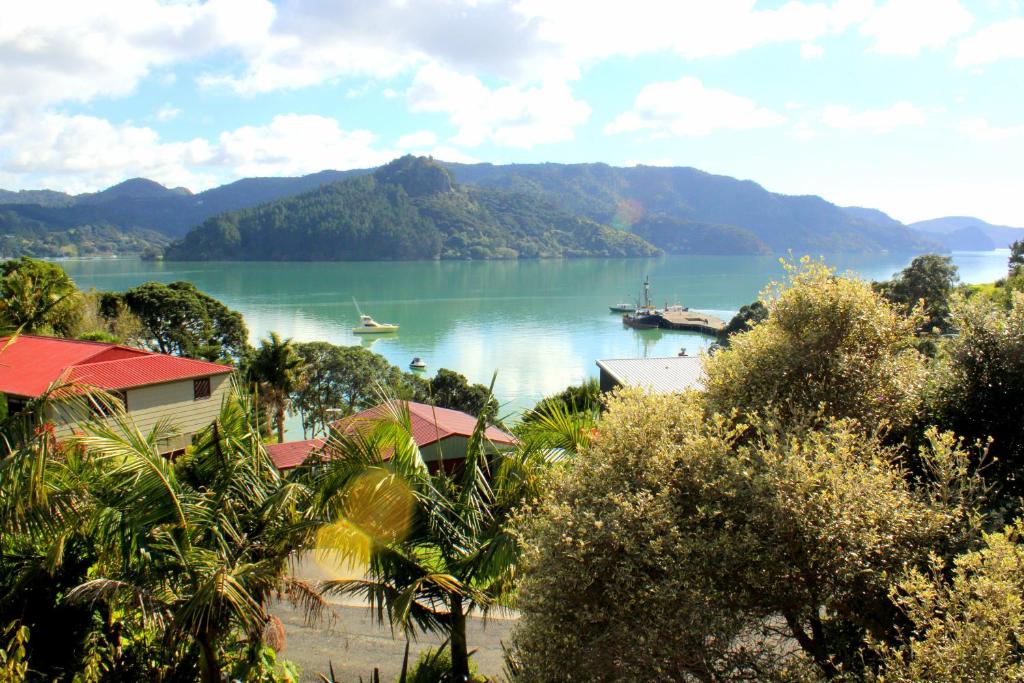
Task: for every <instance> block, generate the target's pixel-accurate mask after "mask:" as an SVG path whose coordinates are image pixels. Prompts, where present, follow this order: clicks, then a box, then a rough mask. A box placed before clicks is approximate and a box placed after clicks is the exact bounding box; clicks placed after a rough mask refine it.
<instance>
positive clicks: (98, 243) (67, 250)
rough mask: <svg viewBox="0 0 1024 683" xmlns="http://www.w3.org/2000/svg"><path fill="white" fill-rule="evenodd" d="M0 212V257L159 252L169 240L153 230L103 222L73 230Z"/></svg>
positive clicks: (22, 211) (21, 212)
mask: <svg viewBox="0 0 1024 683" xmlns="http://www.w3.org/2000/svg"><path fill="white" fill-rule="evenodd" d="M19 208H20V210H18V211H15V210H0V257H7V258H18V257H21V256H32V257H36V258H58V257H75V256H101V255H109V254H135V253H140V252H143V251H145V250H146V249H160V248H162V247H163V245H165V244H167V243H168V242H169V241H170V240H169V239H168V238H167V236H166V235H161V234H160V233H158V232H155V231H153V230H144V229H139V228H134V227H123V228H122V227H116V226H113V225H110V224H107V223H102V222H101V223H95V224H89V223H84V224H78V225H75V226H74V227H66V228H65V227H63V226H60V225H54V224H52V223H50V222H48V221H46V220H45V219H44V220H36V219H35V218H32V217H30V216H28V215H25V214H26V213H28V212H27V211H25V208H27V207H19Z"/></svg>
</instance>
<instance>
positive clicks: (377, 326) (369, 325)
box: [352, 297, 398, 334]
mask: <svg viewBox="0 0 1024 683" xmlns="http://www.w3.org/2000/svg"><path fill="white" fill-rule="evenodd" d="M352 303H354V304H355V305H356V311H358V312H359V322H360V323H362V324H360V325H359V326H358V327H353V328H352V334H385V333H388V332H398V325H396V324H394V323H379V322H377V321H376V320H374V319H373V318H371V317H370V316H368V315H366V314H365V313H363V311H362V309H360V308H359V304H358V303H357V302H356V300H355V298H354V297H353V299H352Z"/></svg>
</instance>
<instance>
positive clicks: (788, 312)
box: [705, 259, 924, 427]
mask: <svg viewBox="0 0 1024 683" xmlns="http://www.w3.org/2000/svg"><path fill="white" fill-rule="evenodd" d="M788 270H789V282H788V283H786V284H779V285H775V286H774V287H772V288H770V289H769V290H766V292H765V294H764V295H763V296H762V301H763V302H764V304H765V306H766V308H767V310H768V317H767V319H766V320H764V322H762V323H760V324H758V325H755V326H754V327H753V328H752V329H751V330H750V331H748V332H745V333H742V334H737V335H735V336H733V337H732V340H731V342H730V345H729V347H728V348H726V349H724V350H722V351H720V352H719V353H716V354H714V355H713V356H711V357H709V358H708V360H707V362H706V369H707V381H706V382H705V386H706V387H707V396H708V402H709V405H710V406H711V408H712V409H713V410H716V411H720V412H723V413H726V414H727V413H729V412H730V411H732V410H739V411H740V412H741V413H744V414H752V413H755V412H763V411H765V410H769V409H770V410H775V411H779V412H780V413H781V414H783V415H786V416H800V415H802V416H826V417H850V418H856V419H857V420H859V421H860V422H861V424H863V425H865V426H869V425H870V426H876V427H877V426H885V425H888V426H891V427H900V426H903V425H906V424H908V423H909V422H910V421H911V420H912V419H913V417H914V416H915V415H916V413H917V411H918V407H919V403H920V391H921V386H922V383H923V380H924V364H923V359H922V358H921V356H920V354H919V353H918V352H917V351H916V350H915V349H914V341H915V337H914V329H915V321H914V320H912V319H908V318H905V317H904V316H902V315H901V314H900V313H899V311H897V310H896V309H895V308H894V307H893V306H892V305H891V304H889V303H888V302H886V301H885V300H884V299H882V298H881V297H880V296H878V295H877V294H876V293H874V292H873V291H872V289H871V286H870V285H869V284H867V283H865V282H862V281H860V280H856V279H852V278H845V277H836V276H835V274H834V273H833V272H832V271H831V270H830V269H828V268H826V267H825V266H824V265H822V264H820V263H816V262H812V261H809V260H807V259H804V260H803V261H802V262H801V264H800V265H799V266H795V265H790V266H788Z"/></svg>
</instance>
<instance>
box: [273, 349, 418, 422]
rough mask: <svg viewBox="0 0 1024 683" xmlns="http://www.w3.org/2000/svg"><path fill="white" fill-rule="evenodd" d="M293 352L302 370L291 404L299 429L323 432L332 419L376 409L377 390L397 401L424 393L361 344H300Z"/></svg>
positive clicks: (409, 377) (415, 381) (413, 380)
mask: <svg viewBox="0 0 1024 683" xmlns="http://www.w3.org/2000/svg"><path fill="white" fill-rule="evenodd" d="M295 352H296V353H297V354H298V356H299V357H300V358H302V361H303V372H302V380H301V381H300V382H299V384H298V387H297V388H296V390H295V391H294V393H293V394H292V400H293V402H294V404H295V406H296V408H298V410H299V411H300V413H301V414H302V424H303V427H302V428H303V431H305V430H307V429H308V430H309V431H310V432H311V433H312V434H313V435H316V434H318V433H321V432H325V431H326V429H327V427H328V425H329V424H330V423H331V422H333V421H334V420H337V419H339V418H342V417H345V416H347V415H351V414H352V413H355V412H358V411H360V410H365V409H366V408H370V407H372V406H374V405H376V404H377V403H378V402H379V400H380V395H381V390H382V389H383V390H386V391H391V392H393V393H395V394H396V395H397V396H399V397H400V398H413V394H414V393H417V392H418V393H419V394H423V393H425V392H426V391H427V390H426V383H425V381H423V380H421V379H420V378H418V377H415V376H413V375H411V374H409V373H403V372H402V371H401V370H399V369H398V368H397V367H395V366H394V365H392V364H391V363H389V362H388V361H387V359H385V358H384V357H383V356H381V355H379V354H376V353H374V352H372V351H370V350H369V349H365V348H363V347H361V346H336V345H334V344H330V343H328V342H300V343H297V344H295Z"/></svg>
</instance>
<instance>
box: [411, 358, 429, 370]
mask: <svg viewBox="0 0 1024 683" xmlns="http://www.w3.org/2000/svg"><path fill="white" fill-rule="evenodd" d="M409 367H410V368H411V369H413V370H426V369H427V364H426V363H425V362H424V361H423V359H422V358H420V357H419V356H416V357H415V358H413V359H412V362H411V363H409Z"/></svg>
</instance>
